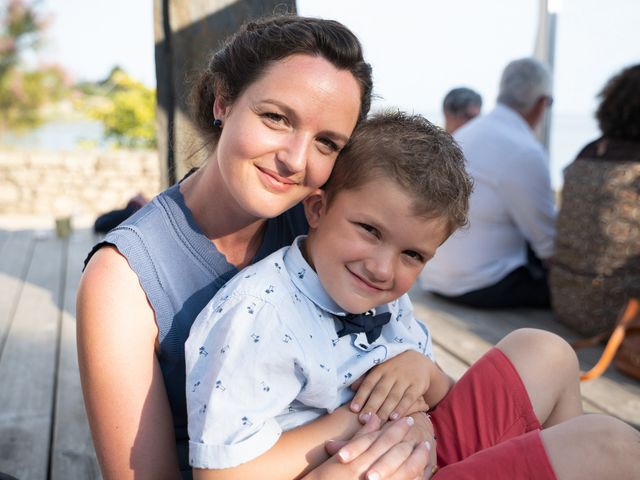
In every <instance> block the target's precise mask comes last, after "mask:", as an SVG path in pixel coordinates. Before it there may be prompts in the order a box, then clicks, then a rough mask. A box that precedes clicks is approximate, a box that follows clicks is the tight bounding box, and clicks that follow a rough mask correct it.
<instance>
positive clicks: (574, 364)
mask: <svg viewBox="0 0 640 480" xmlns="http://www.w3.org/2000/svg"><path fill="white" fill-rule="evenodd" d="M496 346H497V347H498V348H499V349H500V350H502V351H503V352H504V353H505V354H506V355H507V356H508V357H510V358H516V357H518V358H520V357H522V356H526V357H528V358H536V359H537V360H538V361H540V362H541V363H544V364H547V365H555V366H560V365H562V366H563V367H565V368H568V369H570V370H571V371H572V372H574V371H575V372H578V370H579V364H578V357H577V356H576V353H575V351H574V350H573V348H572V347H571V345H569V344H568V343H567V342H566V341H565V340H564V339H563V338H562V337H560V336H558V335H556V334H555V333H552V332H548V331H546V330H539V329H535V328H521V329H518V330H514V331H513V332H511V333H509V334H508V335H507V336H505V337H504V338H503V339H502V340H501V341H500V342H498V344H497V345H496Z"/></svg>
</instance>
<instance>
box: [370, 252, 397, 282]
mask: <svg viewBox="0 0 640 480" xmlns="http://www.w3.org/2000/svg"><path fill="white" fill-rule="evenodd" d="M365 268H366V269H367V271H368V272H369V274H370V278H371V281H373V282H376V283H380V284H386V283H389V282H390V281H391V280H392V279H393V258H392V256H391V255H389V254H387V253H381V254H379V255H376V256H375V257H372V258H370V259H369V260H368V261H367V262H365Z"/></svg>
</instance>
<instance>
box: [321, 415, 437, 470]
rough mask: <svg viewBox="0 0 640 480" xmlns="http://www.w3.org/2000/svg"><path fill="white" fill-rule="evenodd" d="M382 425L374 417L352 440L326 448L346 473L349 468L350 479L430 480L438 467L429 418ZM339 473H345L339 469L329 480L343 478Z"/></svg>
mask: <svg viewBox="0 0 640 480" xmlns="http://www.w3.org/2000/svg"><path fill="white" fill-rule="evenodd" d="M380 425H381V420H380V419H379V418H378V417H377V416H376V415H372V416H371V417H370V418H369V420H368V421H367V423H366V424H365V425H364V426H363V427H362V428H361V429H360V431H359V432H358V433H357V434H356V435H354V437H353V438H352V439H351V440H349V441H348V442H344V441H330V442H327V444H326V446H325V448H326V449H327V452H328V453H329V454H330V455H333V458H332V459H334V460H335V461H337V462H340V464H341V466H342V467H343V469H344V468H345V467H350V472H351V473H350V474H351V475H353V477H351V478H366V479H367V480H378V479H393V480H415V479H428V478H431V475H432V473H433V470H434V467H435V465H436V451H435V440H434V435H433V425H432V424H431V420H430V418H429V417H428V416H427V415H425V414H423V413H419V414H416V415H414V416H412V417H404V418H401V419H399V420H396V421H392V422H388V423H387V424H385V425H384V426H383V427H382V428H380ZM321 469H322V468H320V469H318V472H319V471H320V470H321ZM340 473H343V472H342V471H341V470H339V469H338V468H337V466H336V467H334V469H333V472H332V475H334V476H333V477H331V476H330V475H327V476H326V478H340V477H341V476H342V475H340ZM318 478H325V476H324V475H321V476H319V477H318Z"/></svg>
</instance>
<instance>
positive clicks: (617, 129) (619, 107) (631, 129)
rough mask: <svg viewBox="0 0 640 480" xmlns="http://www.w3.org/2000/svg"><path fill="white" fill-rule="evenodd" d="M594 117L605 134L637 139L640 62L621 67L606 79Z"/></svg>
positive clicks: (639, 121)
mask: <svg viewBox="0 0 640 480" xmlns="http://www.w3.org/2000/svg"><path fill="white" fill-rule="evenodd" d="M599 97H600V98H602V101H601V102H600V106H599V107H598V111H597V112H596V118H597V119H598V124H599V126H600V130H601V131H602V135H603V136H604V137H607V138H619V139H623V140H640V64H639V65H633V66H631V67H628V68H626V69H624V70H623V71H622V72H620V73H619V74H618V75H616V76H615V77H613V78H612V79H611V80H609V81H608V82H607V84H606V85H605V87H604V88H603V89H602V92H600V95H599Z"/></svg>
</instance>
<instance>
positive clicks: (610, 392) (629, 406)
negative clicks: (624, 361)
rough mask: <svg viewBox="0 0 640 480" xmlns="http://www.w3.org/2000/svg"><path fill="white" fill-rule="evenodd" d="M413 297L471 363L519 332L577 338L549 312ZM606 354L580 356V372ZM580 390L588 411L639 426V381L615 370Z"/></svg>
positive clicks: (445, 342)
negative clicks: (526, 330) (535, 331)
mask: <svg viewBox="0 0 640 480" xmlns="http://www.w3.org/2000/svg"><path fill="white" fill-rule="evenodd" d="M410 294H411V298H412V301H413V303H414V309H415V315H416V317H417V318H419V319H421V320H423V321H426V322H427V324H428V325H429V327H430V329H431V332H432V334H433V336H434V339H435V341H436V342H439V343H440V344H441V345H442V347H443V348H444V349H446V350H447V351H449V352H451V353H452V354H453V355H455V356H456V357H458V358H460V359H461V360H462V361H464V362H465V363H468V364H470V363H472V362H474V361H475V360H477V359H478V358H479V357H480V356H481V355H483V354H484V353H485V352H486V351H487V350H488V349H489V348H490V347H491V346H492V345H494V344H495V343H497V342H498V341H499V340H500V339H501V338H503V337H504V336H505V335H506V334H507V333H509V332H511V331H513V330H515V329H516V328H522V327H534V328H542V329H545V330H549V331H553V332H555V333H557V334H559V335H560V336H562V337H564V338H565V339H568V340H572V339H575V338H578V336H577V335H576V334H575V333H573V332H572V331H571V330H569V329H568V328H566V327H564V326H563V325H560V324H558V323H557V322H555V320H554V319H553V315H552V313H550V312H548V311H539V310H538V311H536V310H526V309H522V310H480V309H472V308H466V307H462V306H458V305H455V304H452V303H450V302H446V301H444V300H440V299H438V298H437V297H434V296H433V295H430V294H425V293H422V292H420V291H418V290H416V289H414V290H412V291H411V293H410ZM601 351H602V349H601V348H593V349H585V350H584V351H580V352H579V355H578V357H579V359H580V363H581V368H582V369H585V370H586V369H588V368H590V367H591V366H592V365H593V364H594V363H595V362H596V361H597V359H598V358H599V355H600V352H601ZM581 389H582V394H583V404H584V406H585V410H587V411H603V412H606V413H609V414H611V415H615V416H617V417H619V418H621V419H623V420H624V421H626V422H628V423H631V424H632V425H636V426H637V425H640V382H637V381H634V380H633V379H630V378H628V377H625V376H624V375H622V374H620V373H619V372H617V371H615V370H614V369H613V368H611V369H609V371H607V373H606V375H605V376H603V377H601V378H599V379H597V380H593V381H591V382H585V383H583V384H582V385H581Z"/></svg>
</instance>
